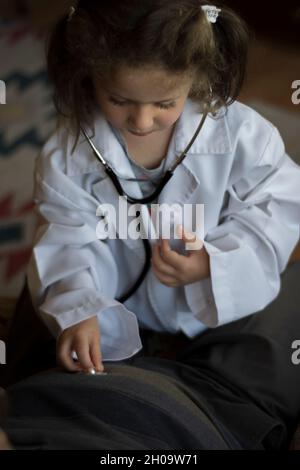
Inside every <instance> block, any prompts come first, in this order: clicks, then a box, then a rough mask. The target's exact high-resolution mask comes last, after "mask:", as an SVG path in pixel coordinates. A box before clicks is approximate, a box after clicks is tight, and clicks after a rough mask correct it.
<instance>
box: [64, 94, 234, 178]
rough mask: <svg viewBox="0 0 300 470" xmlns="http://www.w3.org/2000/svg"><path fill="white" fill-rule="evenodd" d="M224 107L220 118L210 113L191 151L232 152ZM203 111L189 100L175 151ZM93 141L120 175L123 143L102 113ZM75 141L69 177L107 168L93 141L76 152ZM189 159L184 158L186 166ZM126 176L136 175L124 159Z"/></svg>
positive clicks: (69, 156) (180, 148) (178, 127)
mask: <svg viewBox="0 0 300 470" xmlns="http://www.w3.org/2000/svg"><path fill="white" fill-rule="evenodd" d="M223 114H224V110H222V111H220V112H219V114H218V116H217V117H212V116H210V115H209V116H208V117H207V119H206V122H205V124H204V126H203V128H202V130H201V132H200V134H199V135H198V137H197V139H196V140H195V142H194V143H193V145H192V147H191V148H190V150H189V152H188V154H215V155H217V154H225V153H228V152H230V151H231V149H232V145H231V140H230V135H229V130H228V124H227V119H226V116H225V117H224V116H223ZM201 117H202V115H201V113H200V112H199V110H198V105H197V103H195V102H193V101H192V100H190V99H187V100H186V102H185V106H184V109H183V112H182V114H181V116H180V118H179V119H178V121H177V123H176V127H175V132H174V135H173V141H174V142H173V145H170V147H172V150H173V152H174V150H175V152H176V155H179V154H180V153H181V152H182V151H183V150H184V149H185V148H186V146H187V145H188V143H189V142H190V139H191V138H192V136H193V134H194V132H195V130H196V129H197V127H198V125H199V123H200V120H201ZM92 140H93V143H94V144H95V146H96V147H97V149H99V151H100V152H101V153H102V155H103V156H104V157H105V159H106V160H107V161H108V162H109V164H110V165H111V166H112V168H113V169H114V170H116V171H117V172H118V173H119V174H120V169H121V168H120V146H121V144H120V142H119V141H118V139H117V138H116V136H115V135H114V133H113V132H112V129H111V127H110V125H109V124H108V122H107V121H106V119H105V118H104V116H103V115H102V114H101V113H99V114H98V115H97V118H96V120H95V136H94V137H93V139H92ZM71 147H72V143H71V142H70V143H69V145H68V152H67V168H66V171H67V174H68V175H69V176H74V175H80V174H85V173H90V172H93V171H103V167H102V164H101V163H100V162H99V161H98V160H97V159H96V158H95V156H94V155H93V153H92V151H91V148H90V146H89V144H88V143H87V142H86V140H85V138H84V137H82V138H80V140H79V143H78V144H77V146H76V149H75V151H74V153H73V154H71V152H70V149H71ZM121 153H122V152H121ZM168 157H169V155H168V156H167V162H166V168H168V166H169V165H170V164H171V163H172V161H173V160H174V154H173V155H170V159H169V158H168ZM187 162H188V158H186V159H185V160H184V161H183V164H184V165H185V164H186V163H187ZM122 176H124V177H132V176H133V173H132V169H131V165H130V162H129V161H128V159H126V162H125V160H124V161H122Z"/></svg>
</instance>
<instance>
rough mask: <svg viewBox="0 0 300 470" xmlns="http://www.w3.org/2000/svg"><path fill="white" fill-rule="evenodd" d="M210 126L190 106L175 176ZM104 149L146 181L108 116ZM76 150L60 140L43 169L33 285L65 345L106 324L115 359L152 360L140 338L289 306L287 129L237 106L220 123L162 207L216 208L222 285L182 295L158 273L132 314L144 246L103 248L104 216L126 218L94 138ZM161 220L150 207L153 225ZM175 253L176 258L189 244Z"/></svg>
mask: <svg viewBox="0 0 300 470" xmlns="http://www.w3.org/2000/svg"><path fill="white" fill-rule="evenodd" d="M200 118H201V115H200V114H199V113H198V111H197V105H196V104H195V103H193V102H192V101H191V100H189V99H188V100H187V101H186V104H185V108H184V110H183V113H182V115H181V116H180V119H179V120H178V122H177V124H176V129H175V132H174V135H173V137H172V140H171V142H170V145H169V150H168V154H167V157H166V158H167V164H166V168H167V167H168V166H169V165H170V163H171V162H173V160H174V156H175V154H177V155H178V154H179V152H181V151H182V150H183V149H184V148H185V147H186V145H187V144H188V142H189V141H190V139H191V137H192V135H193V133H194V132H195V129H196V128H197V126H198V124H199V121H200ZM93 142H94V144H95V145H96V147H97V148H99V150H100V151H101V152H102V154H103V156H104V157H105V159H106V160H107V161H108V162H109V163H110V165H111V166H112V167H113V168H114V169H115V170H116V171H117V172H118V174H121V175H123V176H124V177H134V173H133V170H132V168H131V165H130V162H129V160H128V158H127V156H126V153H125V152H124V148H122V145H121V144H120V142H119V141H118V140H117V138H116V136H115V134H114V133H113V132H112V129H111V127H110V126H109V125H108V123H107V122H106V120H105V119H104V117H103V116H102V115H99V116H98V117H97V119H96V121H95V137H94V138H93ZM73 143H74V139H73V137H72V136H71V135H70V134H69V133H68V131H67V129H60V130H59V131H57V132H56V133H55V134H54V135H53V136H52V137H51V138H50V139H49V141H48V142H47V143H46V145H45V146H44V148H43V150H42V152H41V155H40V156H39V157H38V158H37V160H36V169H35V190H34V199H35V202H36V204H37V206H36V207H37V210H38V212H39V214H40V216H41V224H40V226H39V228H38V231H37V233H36V237H35V240H34V247H33V252H32V257H31V260H30V263H29V266H28V270H27V278H28V285H29V290H30V293H31V296H32V301H33V304H34V306H35V308H36V311H37V312H38V313H39V314H40V315H41V317H42V319H43V320H44V322H45V323H46V325H47V326H48V327H49V329H50V330H51V331H52V333H53V334H54V335H56V336H57V335H58V334H59V333H60V332H61V331H62V330H64V329H65V328H68V327H70V326H72V325H74V324H76V323H78V322H80V321H82V320H84V319H87V318H89V317H91V316H94V315H95V314H97V316H98V320H99V326H100V331H101V349H102V358H103V360H104V361H105V360H122V359H126V358H128V357H131V356H132V355H134V354H135V353H136V352H138V351H139V350H140V349H141V346H142V345H141V341H140V337H139V327H144V328H150V329H153V330H157V331H169V332H172V333H175V332H180V331H182V332H184V333H185V334H186V335H187V336H189V337H194V336H195V335H196V334H198V333H200V332H201V331H203V330H205V329H206V328H207V327H212V328H214V327H217V326H219V325H222V324H224V323H228V322H231V321H234V320H237V319H239V318H241V317H244V316H246V315H249V314H251V313H254V312H258V311H260V310H262V309H263V308H264V307H265V306H266V305H267V304H269V303H270V302H271V301H272V300H273V299H274V298H275V297H276V296H277V295H278V293H279V290H280V273H281V272H282V271H283V270H284V269H285V267H286V265H287V262H288V259H289V256H290V254H291V252H292V250H293V248H294V247H295V245H296V244H297V241H298V240H299V221H300V190H299V188H300V168H299V167H298V166H297V165H296V164H295V163H294V162H293V161H292V160H291V159H290V158H289V157H288V156H287V155H286V153H285V149H284V145H283V142H282V139H281V137H280V135H279V133H278V131H277V129H276V128H275V127H274V126H273V125H272V124H271V123H270V122H268V121H267V120H265V119H264V118H263V117H261V116H260V115H259V114H258V113H257V112H255V111H254V110H252V109H250V108H249V107H247V106H245V105H243V104H241V103H239V102H235V103H234V104H233V105H231V106H230V107H229V109H228V112H227V114H225V113H224V111H223V112H222V113H220V115H219V117H218V118H212V117H208V118H207V120H206V122H205V124H204V127H203V129H202V131H201V133H200V134H199V136H198V137H197V139H196V141H195V142H194V144H193V145H192V147H191V149H190V150H189V152H188V156H187V157H186V158H185V160H184V161H183V162H182V163H181V165H180V166H179V167H178V168H177V169H176V171H175V173H174V176H173V178H172V179H171V181H170V182H169V183H168V184H167V186H166V187H165V188H164V190H163V192H162V193H161V195H160V197H159V201H158V202H159V204H162V203H166V204H174V203H179V204H196V203H198V204H199V203H202V204H204V207H205V217H204V230H203V233H204V244H205V248H206V250H207V252H208V253H209V256H210V271H211V277H210V278H209V279H205V280H202V281H199V282H195V283H193V284H190V285H186V286H184V287H181V288H170V287H167V286H165V285H163V284H162V283H160V282H159V280H158V279H157V278H156V277H155V275H154V274H153V271H152V270H151V271H150V272H149V273H148V275H147V277H146V279H145V280H144V282H143V284H142V286H141V287H140V288H139V290H138V291H137V293H136V294H134V295H133V296H132V297H131V298H130V299H128V300H127V301H126V302H125V303H124V305H122V304H120V303H119V302H118V301H116V300H115V299H116V298H118V297H119V296H120V295H121V294H122V293H124V292H125V291H126V290H127V289H128V288H129V287H130V286H132V285H133V283H134V281H135V280H136V278H137V276H138V274H139V273H140V272H141V270H142V267H143V265H144V248H143V244H142V240H132V239H127V240H99V239H98V238H97V236H96V227H97V224H98V222H99V216H97V215H96V211H97V208H98V207H99V205H101V204H103V203H110V204H113V205H114V206H115V207H117V206H118V194H117V192H116V190H115V189H114V187H113V186H112V183H111V181H110V180H109V178H108V177H107V175H106V173H105V172H104V170H103V168H102V165H101V163H100V162H99V161H98V160H97V159H96V158H95V157H94V156H93V154H92V152H91V149H90V147H89V145H88V143H87V142H86V141H85V139H84V138H82V139H80V142H79V144H78V145H77V147H76V150H75V152H74V153H73V154H71V149H72V147H73ZM122 185H123V187H124V189H125V190H126V191H127V193H129V194H130V195H132V196H135V197H141V196H142V193H141V190H140V187H139V185H138V183H137V182H133V181H128V182H124V181H122ZM149 218H150V215H149V213H148V211H147V209H146V208H145V207H144V208H143V210H142V220H143V223H144V224H146V223H147V224H149V220H148V219H149ZM150 224H151V219H150ZM147 226H148V225H147ZM202 229H203V227H202ZM155 241H156V240H151V243H154V242H155ZM172 242H173V248H174V246H177V247H178V246H179V245H178V243H181V245H182V242H181V241H180V240H173V241H172ZM176 243H177V245H176ZM174 244H175V245H174Z"/></svg>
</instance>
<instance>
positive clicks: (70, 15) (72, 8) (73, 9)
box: [67, 6, 76, 22]
mask: <svg viewBox="0 0 300 470" xmlns="http://www.w3.org/2000/svg"><path fill="white" fill-rule="evenodd" d="M75 11H76V9H75V8H74V7H73V6H72V7H70V11H69V15H68V18H67V21H68V22H69V21H71V19H72V17H73V15H74V13H75Z"/></svg>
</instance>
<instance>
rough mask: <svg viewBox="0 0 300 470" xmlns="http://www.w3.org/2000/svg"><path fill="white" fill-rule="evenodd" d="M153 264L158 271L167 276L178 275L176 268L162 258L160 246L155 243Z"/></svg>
mask: <svg viewBox="0 0 300 470" xmlns="http://www.w3.org/2000/svg"><path fill="white" fill-rule="evenodd" d="M152 265H153V266H154V267H155V268H156V270H157V271H159V272H161V273H162V274H164V275H166V276H171V277H173V276H175V275H176V272H177V271H176V269H175V268H174V267H173V266H170V265H169V264H168V263H167V262H166V261H165V260H164V259H163V258H162V255H161V252H160V247H159V246H158V245H155V246H154V248H153V256H152Z"/></svg>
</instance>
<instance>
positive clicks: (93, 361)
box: [56, 316, 104, 372]
mask: <svg viewBox="0 0 300 470" xmlns="http://www.w3.org/2000/svg"><path fill="white" fill-rule="evenodd" d="M73 351H75V352H76V354H77V358H78V362H76V361H75V360H74V359H73V357H72V352H73ZM56 353H57V360H58V362H59V363H60V365H61V366H62V367H63V368H64V369H67V370H69V371H71V372H78V371H79V370H85V371H88V370H89V369H95V370H96V371H97V372H103V371H104V367H103V364H102V356H101V350H100V330H99V325H98V319H97V316H94V317H92V318H88V319H87V320H84V321H82V322H80V323H78V324H76V325H74V326H71V327H70V328H67V329H65V330H64V331H63V332H62V333H61V334H60V336H59V337H58V340H57V348H56Z"/></svg>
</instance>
